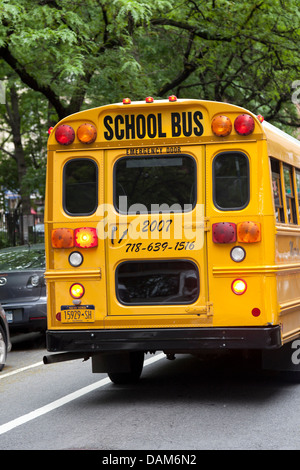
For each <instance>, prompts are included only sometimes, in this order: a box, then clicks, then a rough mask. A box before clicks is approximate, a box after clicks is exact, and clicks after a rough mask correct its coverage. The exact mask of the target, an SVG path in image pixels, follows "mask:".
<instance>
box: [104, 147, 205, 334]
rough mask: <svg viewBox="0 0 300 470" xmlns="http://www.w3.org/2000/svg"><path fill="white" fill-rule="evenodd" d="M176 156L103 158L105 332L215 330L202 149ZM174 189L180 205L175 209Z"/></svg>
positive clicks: (119, 153) (114, 154)
mask: <svg viewBox="0 0 300 470" xmlns="http://www.w3.org/2000/svg"><path fill="white" fill-rule="evenodd" d="M176 150H177V152H179V151H180V153H173V154H170V153H168V149H167V148H165V147H161V148H159V149H158V150H157V151H158V152H159V153H158V154H151V153H150V154H142V153H139V148H138V147H137V148H135V150H134V152H135V154H133V155H126V151H124V150H108V151H105V166H106V169H105V181H106V183H107V187H106V189H105V194H106V201H107V203H108V207H110V208H113V209H112V211H111V220H112V221H111V222H110V221H109V222H108V234H107V235H108V236H107V237H106V247H107V249H106V254H107V261H106V267H107V270H106V276H107V300H108V308H107V317H106V318H105V328H129V327H133V328H134V327H154V328H156V327H158V328H161V327H176V326H177V327H179V326H180V327H186V326H199V325H203V324H207V325H208V324H210V323H211V316H210V309H209V306H208V305H207V302H208V288H207V273H206V245H205V238H204V229H205V226H204V206H205V201H204V197H205V188H204V175H205V153H204V146H201V145H198V146H193V147H188V146H181V147H177V148H176ZM169 151H170V149H169ZM132 153H133V152H132ZM174 185H175V186H176V185H177V188H178V189H177V192H178V198H177V199H176V202H175V203H173V204H171V202H172V200H171V198H170V194H171V192H172V191H174ZM125 194H126V197H125V196H124V195H125ZM122 205H123V206H124V207H122ZM151 209H152V210H151ZM184 209H185V210H184Z"/></svg>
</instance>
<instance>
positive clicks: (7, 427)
mask: <svg viewBox="0 0 300 470" xmlns="http://www.w3.org/2000/svg"><path fill="white" fill-rule="evenodd" d="M163 357H165V355H164V354H163V353H161V354H158V355H157V356H153V357H151V358H149V359H147V360H146V361H145V363H144V367H145V366H148V365H149V364H153V363H154V362H157V361H159V360H160V359H162V358H163ZM39 364H42V363H37V364H34V366H37V365H39ZM27 368H30V366H28V367H27ZM23 369H25V368H23ZM7 375H8V374H6V376H7ZM109 383H111V381H110V379H109V378H108V377H107V378H105V379H102V380H99V381H98V382H95V383H93V384H91V385H88V386H87V387H83V388H80V389H79V390H77V391H76V392H73V393H69V395H66V396H64V397H62V398H59V399H58V400H55V401H53V402H51V403H48V405H45V406H42V407H41V408H37V409H36V410H34V411H31V412H30V413H27V414H25V415H23V416H20V417H19V418H16V419H13V420H12V421H9V422H8V423H5V424H2V425H1V426H0V435H1V434H4V433H6V432H8V431H11V430H12V429H14V428H16V427H17V426H21V425H22V424H25V423H28V422H29V421H31V420H33V419H35V418H38V417H39V416H42V415H44V414H46V413H49V412H50V411H53V410H55V409H56V408H59V407H60V406H63V405H65V404H66V403H69V402H70V401H73V400H76V398H79V397H82V396H83V395H86V394H87V393H90V392H92V391H93V390H96V389H97V388H100V387H103V386H104V385H107V384H109Z"/></svg>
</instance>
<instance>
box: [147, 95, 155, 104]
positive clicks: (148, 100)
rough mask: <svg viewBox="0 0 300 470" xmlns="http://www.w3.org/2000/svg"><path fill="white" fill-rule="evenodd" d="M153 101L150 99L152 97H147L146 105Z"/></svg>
mask: <svg viewBox="0 0 300 470" xmlns="http://www.w3.org/2000/svg"><path fill="white" fill-rule="evenodd" d="M153 101H154V99H153V98H152V96H147V98H146V103H153Z"/></svg>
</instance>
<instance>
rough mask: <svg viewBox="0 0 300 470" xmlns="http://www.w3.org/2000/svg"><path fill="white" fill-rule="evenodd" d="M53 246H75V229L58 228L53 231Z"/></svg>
mask: <svg viewBox="0 0 300 470" xmlns="http://www.w3.org/2000/svg"><path fill="white" fill-rule="evenodd" d="M51 243H52V247H53V248H72V247H73V246H74V235H73V230H72V229H70V228H56V229H54V230H52V232H51Z"/></svg>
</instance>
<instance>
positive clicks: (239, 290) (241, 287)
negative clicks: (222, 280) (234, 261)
mask: <svg viewBox="0 0 300 470" xmlns="http://www.w3.org/2000/svg"><path fill="white" fill-rule="evenodd" d="M231 290H232V292H233V293H234V294H236V295H242V294H244V293H245V292H246V290H247V283H246V281H244V280H243V279H235V280H234V281H233V282H232V284H231Z"/></svg>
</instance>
